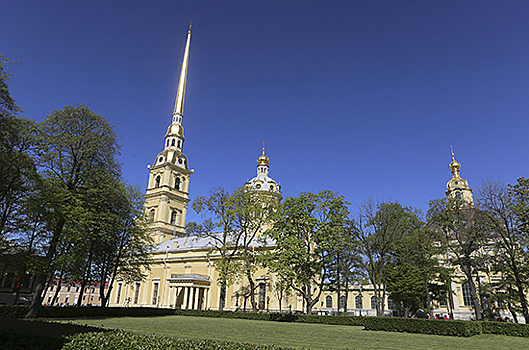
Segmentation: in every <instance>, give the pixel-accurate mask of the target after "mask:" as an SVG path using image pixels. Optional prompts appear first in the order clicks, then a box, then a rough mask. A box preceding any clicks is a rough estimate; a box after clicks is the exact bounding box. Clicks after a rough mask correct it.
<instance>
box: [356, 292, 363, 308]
mask: <svg viewBox="0 0 529 350" xmlns="http://www.w3.org/2000/svg"><path fill="white" fill-rule="evenodd" d="M355 307H356V308H357V309H363V308H364V305H362V296H361V295H357V296H356V298H355Z"/></svg>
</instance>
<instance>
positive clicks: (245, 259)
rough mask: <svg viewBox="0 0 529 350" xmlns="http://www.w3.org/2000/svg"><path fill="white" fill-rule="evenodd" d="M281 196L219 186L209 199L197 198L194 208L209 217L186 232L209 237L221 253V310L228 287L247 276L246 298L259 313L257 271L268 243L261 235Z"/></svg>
mask: <svg viewBox="0 0 529 350" xmlns="http://www.w3.org/2000/svg"><path fill="white" fill-rule="evenodd" d="M277 199H278V198H277V196H275V195H274V194H273V193H268V192H263V191H251V190H250V189H249V188H247V187H241V188H238V189H236V190H235V191H234V192H233V193H231V194H230V193H229V192H228V191H226V190H224V189H222V188H215V189H213V190H212V191H211V194H210V197H209V198H206V197H197V198H196V199H195V201H194V202H193V209H194V210H195V211H196V212H197V213H202V214H203V216H204V217H206V219H205V220H204V222H203V223H202V224H196V223H189V224H188V225H187V227H186V231H187V233H188V234H198V235H202V236H206V237H209V238H210V239H211V241H212V244H213V247H212V249H211V251H210V255H211V254H214V253H218V254H219V255H220V257H219V258H218V260H217V261H216V263H215V264H216V268H217V271H218V272H219V284H220V285H221V296H220V298H221V300H220V307H219V308H220V309H222V308H223V307H224V303H225V300H226V288H227V287H228V286H229V285H231V284H232V283H233V282H235V281H236V280H239V279H240V278H242V277H244V278H246V279H247V281H248V284H249V286H248V290H247V293H244V295H245V298H244V300H245V302H246V300H247V299H250V303H251V305H252V310H253V312H257V303H256V301H255V289H256V285H255V281H254V278H253V274H254V272H255V271H256V269H257V267H258V266H260V264H261V260H260V258H259V256H258V255H259V254H260V252H261V251H262V249H261V248H262V247H261V245H262V244H265V243H266V242H264V241H263V240H262V239H260V238H261V237H260V236H261V234H262V232H263V229H264V227H265V225H266V224H267V223H268V222H269V220H270V217H271V214H272V213H273V212H274V210H275V209H274V208H275V206H276V203H277ZM219 231H220V232H219Z"/></svg>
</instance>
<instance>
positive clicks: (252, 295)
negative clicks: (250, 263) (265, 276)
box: [245, 269, 257, 312]
mask: <svg viewBox="0 0 529 350" xmlns="http://www.w3.org/2000/svg"><path fill="white" fill-rule="evenodd" d="M246 279H247V280H248V284H249V287H250V303H251V304H252V312H257V303H256V301H255V282H254V280H253V278H252V274H251V272H250V271H249V270H248V269H247V270H246ZM245 309H246V308H245Z"/></svg>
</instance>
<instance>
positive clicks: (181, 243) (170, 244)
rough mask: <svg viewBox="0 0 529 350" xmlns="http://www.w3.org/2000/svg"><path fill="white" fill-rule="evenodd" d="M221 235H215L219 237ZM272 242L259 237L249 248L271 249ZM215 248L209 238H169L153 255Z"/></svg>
mask: <svg viewBox="0 0 529 350" xmlns="http://www.w3.org/2000/svg"><path fill="white" fill-rule="evenodd" d="M221 234H222V233H216V235H221ZM263 243H264V244H263ZM274 243H275V242H274V241H273V240H272V239H270V238H264V237H259V240H257V239H254V241H253V242H252V244H250V246H251V247H254V248H258V247H262V246H267V247H271V246H274ZM214 247H215V242H214V239H213V238H212V237H210V236H189V237H174V238H170V239H168V240H167V241H165V242H161V243H158V244H156V245H155V248H154V253H162V252H164V253H165V252H167V251H169V252H178V251H185V250H205V249H212V248H214Z"/></svg>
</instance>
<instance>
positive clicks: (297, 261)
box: [266, 190, 349, 313]
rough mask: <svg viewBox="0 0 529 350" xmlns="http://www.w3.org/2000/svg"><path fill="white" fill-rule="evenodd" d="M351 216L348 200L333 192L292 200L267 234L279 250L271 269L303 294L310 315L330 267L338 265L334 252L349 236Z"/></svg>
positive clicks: (269, 261)
mask: <svg viewBox="0 0 529 350" xmlns="http://www.w3.org/2000/svg"><path fill="white" fill-rule="evenodd" d="M348 214H349V212H348V210H347V202H346V201H345V199H344V197H343V196H340V195H337V194H335V193H333V192H332V191H329V190H327V191H322V192H320V193H318V194H313V193H301V194H300V195H299V196H298V197H288V198H286V199H285V200H284V202H283V204H282V205H281V206H280V207H279V208H278V210H276V211H275V213H274V216H273V220H272V221H273V224H272V228H271V229H269V230H268V231H267V235H268V236H269V237H270V238H271V239H272V240H274V241H275V242H276V249H274V251H273V252H270V253H269V254H268V256H267V259H266V261H267V267H268V268H269V269H270V271H271V272H273V273H275V274H277V275H280V276H281V279H282V280H284V281H288V285H290V286H291V287H292V288H293V289H294V290H296V291H297V292H298V293H300V294H301V296H302V297H303V299H304V301H305V305H306V312H307V313H310V311H311V309H312V307H313V306H314V305H315V304H316V302H317V301H318V300H319V297H320V295H321V293H322V290H323V284H324V283H325V281H326V280H327V278H328V276H329V270H328V267H330V265H331V264H333V263H334V262H335V261H333V257H334V254H333V252H334V251H335V250H336V249H337V247H338V245H339V244H340V243H341V242H342V239H341V238H342V237H344V236H345V234H346V233H345V228H344V224H345V221H346V219H347V215H348Z"/></svg>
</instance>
